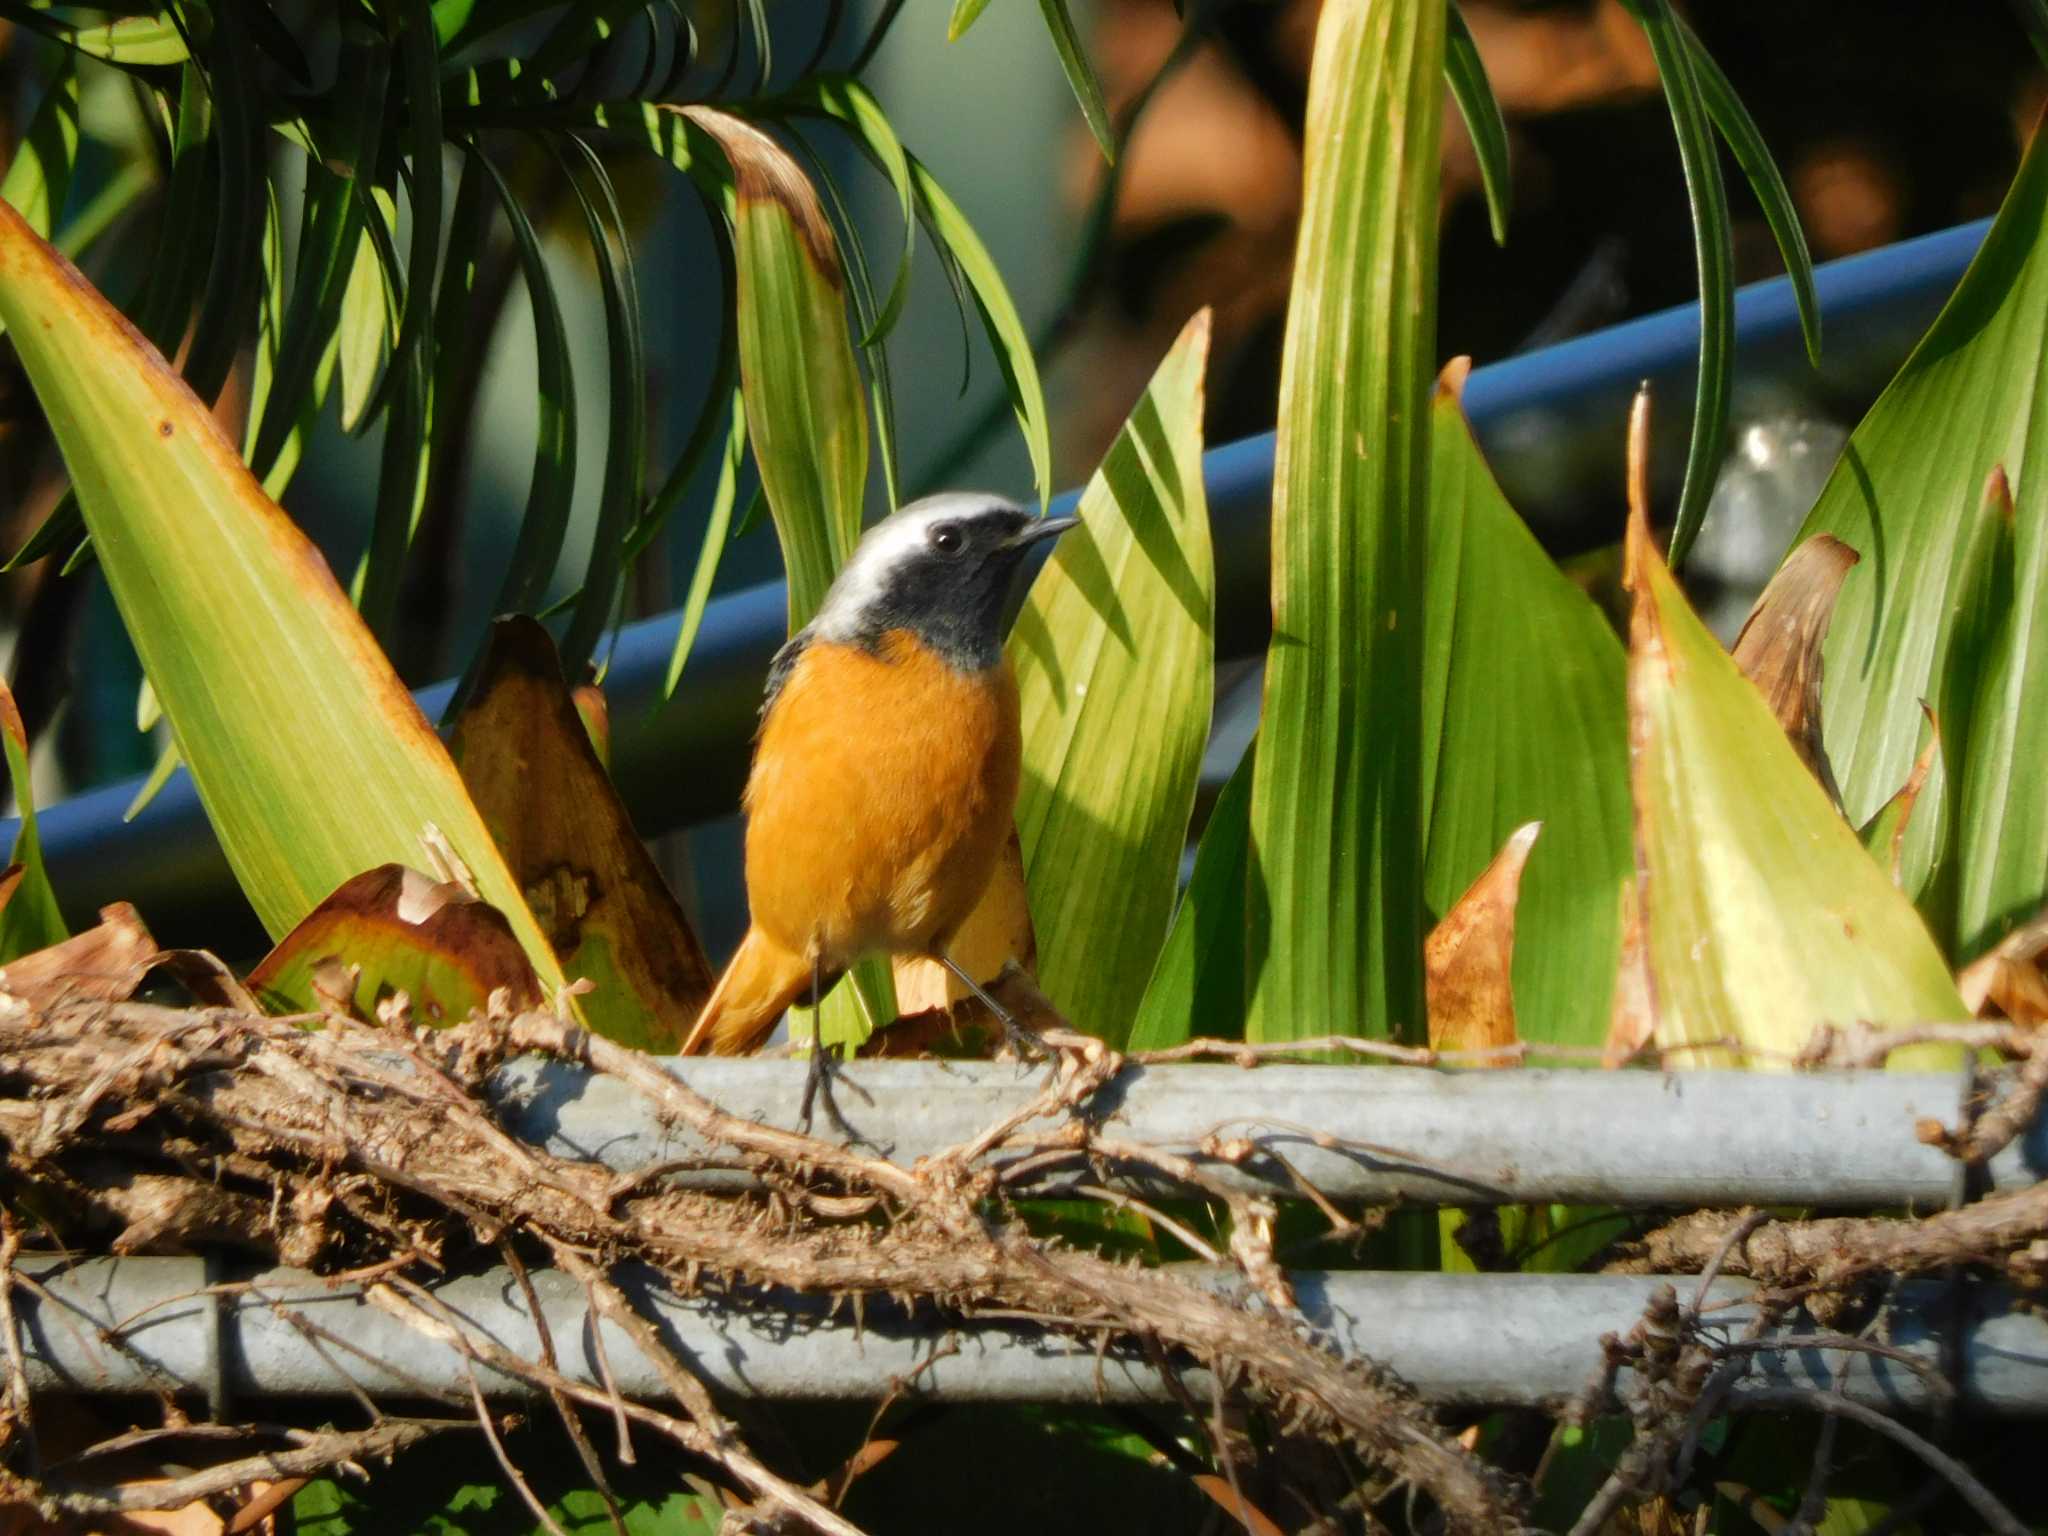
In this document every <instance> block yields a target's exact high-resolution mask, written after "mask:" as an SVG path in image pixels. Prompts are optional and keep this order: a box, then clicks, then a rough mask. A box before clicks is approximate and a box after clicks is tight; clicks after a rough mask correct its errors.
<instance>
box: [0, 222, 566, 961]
mask: <svg viewBox="0 0 2048 1536" xmlns="http://www.w3.org/2000/svg"><path fill="white" fill-rule="evenodd" d="M0 320H5V321H6V322H7V323H8V324H9V326H10V328H11V329H12V330H13V332H14V336H15V347H16V351H17V353H18V354H19V356H20V359H21V364H22V368H23V370H24V371H25V372H26V373H27V375H28V378H29V382H30V384H31V385H32V386H33V387H34V389H35V392H36V395H37V398H38V399H39V401H40V402H41V404H42V406H43V409H44V411H45V413H46V414H47V415H48V417H49V420H50V425H51V428H52V430H53V432H54V433H55V436H56V439H57V444H58V447H59V448H60V449H61V450H62V452H63V455H64V459H65V463H66V465H67V467H68V468H69V469H70V472H71V477H72V483H73V485H75V486H76V487H77V490H78V496H79V501H80V504H81V506H82V508H83V510H84V514H85V520H86V524H87V526H88V527H89V528H90V529H91V530H92V532H93V534H94V536H95V542H96V543H97V544H98V546H99V547H100V550H101V553H102V560H101V565H102V569H103V570H104V571H105V573H106V577H107V582H108V585H109V586H110V588H111V589H112V591H113V595H114V600H115V602H116V604H117V605H118V606H119V608H120V611H121V616H122V619H123V621H124V622H125V624H126V626H127V629H128V633H129V636H130V638H131V639H132V640H133V641H134V643H135V648H136V651H137V653H138V654H139V655H140V657H141V659H142V664H143V667H144V670H145V671H146V672H147V673H148V676H149V678H150V681H151V682H152V684H154V686H155V688H156V693H157V697H158V698H159V699H160V700H162V702H163V708H164V714H165V716H166V717H167V718H168V719H169V720H170V722H171V727H172V730H173V733H174V734H175V736H176V738H177V742H178V747H179V750H180V752H181V753H182V754H183V755H184V758H185V761H186V763H187V764H188V765H189V766H190V767H191V770H192V777H193V781H194V783H195V785H196V786H197V788H198V791H199V797H200V800H201V802H202V803H203V804H204V805H205V807H206V810H207V814H208V816H209V818H210V819H211V820H212V822H213V826H214V830H215V832H216V833H217V834H218V836H219V838H220V841H221V846H222V848H223V850H224V851H225V852H226V854H227V858H228V862H229V864H230V866H231V867H232V868H233V869H234V871H235V874H236V877H237V879H238V880H239V881H240V882H241V885H242V889H243V892H244V893H245V894H246V895H247V896H248V898H249V901H250V903H251V905H253V906H254V907H255V909H256V913H257V915H258V917H260V918H261V919H262V921H263V923H264V926H265V927H266V928H267V929H269V931H270V932H271V933H272V934H273V935H276V936H282V935H283V934H285V933H288V932H289V931H290V930H291V929H292V928H293V927H294V926H296V925H297V923H298V922H299V920H300V919H301V918H303V917H304V916H305V915H306V914H307V913H308V912H310V911H311V910H312V909H313V908H314V907H315V906H316V905H317V904H318V903H319V902H321V901H323V900H325V899H326V897H327V895H328V893H330V892H331V891H333V890H334V889H335V888H336V887H337V886H339V885H340V884H341V883H342V882H343V881H344V880H347V879H348V878H349V877H350V876H352V875H356V874H359V873H361V872H362V871H363V870H365V869H368V868H372V867H374V866H376V865H379V864H386V863H408V862H410V863H419V862H423V860H424V855H423V851H422V850H423V844H427V843H433V842H440V843H445V845H446V846H447V847H448V848H449V849H450V850H452V852H453V854H454V855H455V857H456V858H458V859H460V860H461V861H462V862H463V863H464V864H466V865H467V866H468V868H469V869H470V871H471V872H472V873H473V875H474V877H475V880H476V884H477V888H478V891H479V893H480V894H481V895H482V896H483V897H484V899H485V900H487V901H489V902H490V903H491V904H492V905H494V906H496V907H498V908H499V909H500V910H501V911H503V912H504V913H505V915H506V917H507V919H508V920H509V921H510V922H511V924H512V927H513V931H514V932H515V933H517V934H518V935H519V938H520V941H521V943H522V944H523V945H524V946H525V947H526V950H527V953H528V954H529V956H531V957H532V959H533V962H534V966H535V969H536V971H537V972H538V973H539V975H540V977H541V980H542V983H543V985H544V986H546V987H548V988H549V989H553V988H556V987H559V986H560V985H561V984H562V974H561V971H560V969H559V967H557V965H556V964H555V960H554V956H553V955H552V954H551V953H550V952H549V950H548V947H547V943H546V940H545V938H544V936H543V935H542V932H541V929H540V927H539V925H538V924H537V923H536V922H535V921H534V919H533V916H532V914H531V913H530V912H528V911H527V910H526V907H525V903H524V902H523V901H522V900H521V898H520V894H519V889H518V887H517V885H516V884H515V883H514V882H513V880H512V877H511V873H510V871H509V870H507V869H506V867H505V864H504V861H503V860H502V859H501V858H500V857H499V856H498V852H497V849H496V848H495V846H493V844H492V842H491V838H490V834H489V832H488V831H486V830H485V827H484V824H483V821H482V819H481V817H479V816H478V814H477V811H476V808H475V806H474V805H472V804H471V803H470V799H469V796H468V794H467V792H466V791H465V790H464V789H463V787H462V782H461V779H460V776H459V775H458V774H457V773H456V771H455V765H454V764H453V763H452V762H451V761H450V760H449V758H448V754H447V751H446V749H445V748H444V747H443V746H442V745H441V742H440V739H439V738H438V737H437V736H436V735H435V734H434V732H433V730H432V728H431V727H430V726H429V725H428V724H427V722H426V721H425V720H424V719H423V718H422V717H421V715H420V713H419V707H418V706H417V705H416V704H414V703H413V701H412V696H411V694H409V693H408V692H406V690H405V687H404V685H403V684H402V683H401V682H400V681H399V679H398V676H397V674H396V673H394V672H393V671H392V669H391V665H390V663H389V662H388V661H386V660H385V658H384V655H383V653H382V652H380V651H379V650H378V649H377V646H376V643H375V641H373V640H372V639H371V637H370V634H369V632H368V630H366V629H365V628H364V627H363V624H362V621H361V620H360V619H359V618H358V617H357V615H356V614H355V612H354V610H353V609H351V608H350V607H349V606H348V602H347V599H346V598H345V597H344V595H343V594H342V591H341V589H340V588H339V587H338V586H337V585H336V584H335V583H334V580H333V578H332V576H331V575H330V574H329V573H328V570H327V567H326V564H325V562H324V561H323V560H322V559H321V558H320V555H319V552H318V551H317V550H316V549H315V548H314V547H313V546H312V544H311V543H310V542H308V541H307V539H306V538H305V536H304V535H303V534H302V533H300V532H299V530H298V529H297V528H296V527H294V526H293V524H292V522H291V520H290V519H289V518H287V517H286V516H285V514H284V513H283V511H282V510H280V509H279V508H278V506H277V505H276V504H275V503H274V502H272V501H271V500H270V499H269V498H268V497H266V496H265V495H264V494H263V492H262V489H261V488H260V487H259V486H258V485H257V484H256V482H255V480H254V479H253V478H251V476H250V475H249V472H248V470H247V469H246V467H245V466H244V465H243V464H242V462H241V460H240V459H239V458H237V457H236V455H235V451H234V449H233V447H232V446H231V445H230V444H229V443H228V442H227V440H226V439H225V438H224V437H223V436H222V435H221V432H220V429H219V427H218V426H216V425H215V423H214V421H213V418H212V416H211V414H210V413H209V412H208V411H207V410H206V408H205V407H204V406H203V405H202V404H201V403H200V402H199V401H198V399H196V398H195V397H194V395H193V394H192V392H191V391H190V390H189V389H188V388H187V387H186V386H185V385H184V383H183V382H182V381H181V380H179V378H178V377H177V375H176V374H174V373H173V372H172V371H171V370H170V368H169V366H168V365H167V364H166V363H165V362H164V361H163V358H162V357H161V355H160V354H158V353H156V352H154V351H153V350H151V349H150V348H149V347H148V346H147V345H146V344H144V343H143V342H142V341H141V339H140V338H139V337H138V336H137V335H136V334H135V333H134V331H132V330H131V329H129V328H128V326H127V324H126V322H124V321H123V320H122V319H121V317H120V316H119V314H118V313H116V311H115V310H114V308H113V306H111V305H110V304H108V303H107V302H106V300H105V299H103V298H102V297H101V296H100V295H99V293H98V292H97V291H96V290H94V289H93V287H92V286H91V285H90V284H89V283H88V282H87V281H86V280H85V279H84V278H83V277H82V276H81V275H80V274H79V273H78V272H77V271H76V269H74V268H72V267H71V266H69V265H68V264H67V263H65V262H64V261H63V260H62V259H61V258H60V257H58V256H57V255H56V254H55V253H54V252H53V251H51V250H50V249H49V247H48V246H47V245H45V244H44V243H43V242H42V241H41V240H39V239H37V238H36V236H35V234H34V232H33V231H31V230H30V229H29V228H28V227H27V226H26V225H25V224H24V223H23V222H22V221H21V219H20V217H19V216H18V215H16V214H15V213H14V212H13V211H12V210H11V209H6V208H0ZM23 320H28V321H31V322H32V323H31V324H29V325H28V327H27V330H26V332H25V331H24V330H23V329H22V327H21V324H20V322H22V321H23ZM251 658H261V662H262V664H261V665H252V664H251Z"/></svg>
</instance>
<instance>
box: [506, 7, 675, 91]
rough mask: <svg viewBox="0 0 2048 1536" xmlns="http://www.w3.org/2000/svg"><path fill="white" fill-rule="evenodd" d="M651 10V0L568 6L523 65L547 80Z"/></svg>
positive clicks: (538, 76) (583, 57)
mask: <svg viewBox="0 0 2048 1536" xmlns="http://www.w3.org/2000/svg"><path fill="white" fill-rule="evenodd" d="M646 8H647V0H583V3H581V4H579V5H572V6H570V7H568V8H567V9H566V10H565V11H564V12H563V13H562V17H561V19H560V20H559V21H557V22H556V23H555V25H554V27H553V28H552V29H551V30H550V31H549V33H548V35H547V36H546V37H544V38H542V39H541V41H540V43H539V44H538V45H537V46H536V47H535V48H534V49H533V50H532V51H531V52H530V53H528V54H527V55H526V57H525V59H524V60H523V62H524V63H525V65H526V68H527V69H528V70H529V71H531V73H532V74H533V75H534V77H535V78H537V79H542V80H545V79H546V78H548V77H549V76H550V75H554V74H558V73H560V72H561V71H562V70H564V69H566V68H568V67H569V66H570V65H572V64H575V63H578V62H580V61H581V60H583V59H586V58H588V57H589V56H590V54H591V53H592V52H594V51H595V50H596V49H597V48H598V47H599V46H601V45H602V44H604V43H607V42H609V41H610V40H611V39H612V38H613V36H615V35H616V34H617V32H618V31H619V28H620V26H621V25H622V24H623V23H625V22H626V21H628V20H630V19H631V18H632V17H634V16H636V15H638V14H639V13H640V12H641V11H643V10H645V9H646Z"/></svg>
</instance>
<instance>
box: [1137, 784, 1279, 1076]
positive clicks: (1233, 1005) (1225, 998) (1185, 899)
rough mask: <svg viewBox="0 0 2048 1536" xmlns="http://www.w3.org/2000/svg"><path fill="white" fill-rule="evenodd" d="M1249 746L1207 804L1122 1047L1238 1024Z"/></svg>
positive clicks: (1233, 1032) (1161, 1045)
mask: <svg viewBox="0 0 2048 1536" xmlns="http://www.w3.org/2000/svg"><path fill="white" fill-rule="evenodd" d="M1252 750H1253V749H1248V750H1247V751H1246V752H1245V755H1244V758H1243V760H1242V761H1240V762H1239V763H1238V765H1237V767H1236V769H1235V770H1234V771H1233V772H1232V773H1231V775H1230V777H1229V778H1228V779H1227V780H1225V781H1224V784H1223V792H1222V793H1221V794H1220V795H1218V796H1217V797H1216V803H1215V805H1214V806H1212V807H1211V808H1210V811H1209V824H1208V825H1207V826H1206V827H1204V828H1203V829H1202V840H1201V842H1200V843H1199V844H1197V845H1196V848H1195V870H1194V873H1193V874H1192V875H1191V876H1190V877H1189V879H1188V888H1187V890H1186V892H1184V893H1183V894H1182V896H1181V899H1180V908H1179V910H1178V911H1176V912H1175V913H1174V917H1173V926H1172V927H1171V928H1170V929H1168V930H1167V934H1166V943H1165V945H1164V947H1163V948H1161V950H1160V951H1159V964H1158V965H1157V966H1156V967H1155V968H1154V970H1153V972H1152V978H1151V980H1150V981H1149V982H1147V983H1146V986H1145V997H1144V1000H1143V1001H1142V1002H1141V1003H1140V1004H1139V1005H1138V1015H1137V1020H1136V1022H1135V1023H1133V1024H1132V1026H1131V1033H1130V1038H1129V1039H1128V1040H1127V1041H1125V1048H1126V1049H1127V1050H1133V1051H1156V1050H1164V1049H1167V1048H1168V1047H1171V1046H1176V1045H1179V1044H1181V1043H1182V1042H1183V1041H1185V1040H1189V1039H1192V1038H1193V1037H1194V1036H1196V1035H1213V1036H1217V1037H1220V1038H1223V1039H1231V1038H1234V1037H1236V1036H1238V1035H1241V1034H1243V1032H1244V1004H1245V965H1244V961H1245V955H1244V931H1245V924H1244V911H1245V906H1244V896H1245V873H1246V860H1247V858H1248V857H1249V854H1250V845H1251V825H1250V818H1251V803H1252Z"/></svg>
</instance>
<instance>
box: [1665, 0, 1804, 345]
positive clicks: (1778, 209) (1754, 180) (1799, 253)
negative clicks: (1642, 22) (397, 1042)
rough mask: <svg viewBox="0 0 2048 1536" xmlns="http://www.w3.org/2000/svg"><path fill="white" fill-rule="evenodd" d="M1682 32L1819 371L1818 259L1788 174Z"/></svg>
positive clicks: (1710, 61) (1684, 30) (1709, 59)
mask: <svg viewBox="0 0 2048 1536" xmlns="http://www.w3.org/2000/svg"><path fill="white" fill-rule="evenodd" d="M1678 32H1679V36H1680V37H1681V38H1683V39H1684V41H1685V46H1686V50H1687V52H1688V53H1690V54H1691V56H1692V67H1693V75H1694V77H1695V78H1696V79H1697V80H1698V82H1699V88H1700V100H1701V102H1702V103H1703V104H1704V105H1705V107H1706V109H1707V115H1708V116H1710V117H1711V118H1713V120H1714V126H1715V127H1716V128H1718V129H1719V130H1720V132H1721V137H1722V138H1723V139H1725V140H1726V141H1727V143H1728V148H1729V150H1730V152H1731V153H1733V154H1734V156H1735V163H1736V164H1737V165H1739V166H1740V167H1741V168H1742V174H1743V175H1744V176H1745V177H1746V178H1748V181H1749V188H1750V190H1751V191H1752V192H1754V193H1755V194H1756V200H1757V204H1758V206H1760V207H1761V208H1762V209H1763V211H1764V222H1765V223H1767V224H1769V225H1770V227H1771V238H1772V239H1773V240H1775V241H1776V242H1777V244H1778V255H1779V256H1780V257H1781V258H1783V260H1784V263H1785V275H1786V277H1787V278H1789V279H1790V280H1791V283H1792V298H1793V302H1794V303H1796V304H1797V305H1798V306H1799V332H1800V335H1801V336H1802V337H1804V338H1805V341H1806V357H1807V361H1809V362H1811V363H1812V364H1813V365H1814V366H1815V367H1816V368H1817V367H1819V366H1820V296H1819V295H1818V294H1816V293H1815V292H1814V288H1813V254H1812V252H1810V251H1809V250H1808V249H1807V247H1806V230H1805V229H1804V228H1803V227H1802V226H1801V224H1800V222H1799V209H1798V206H1797V205H1796V204H1795V203H1794V202H1793V201H1792V193H1791V190H1790V189H1789V188H1788V187H1787V186H1786V185H1785V177H1784V174H1783V173H1782V172H1781V171H1779V169H1778V162H1777V161H1776V160H1774V159H1772V158H1771V150H1770V146H1769V145H1768V144H1766V143H1764V136H1763V134H1762V133H1761V132H1759V131H1758V129H1757V126H1756V122H1755V120H1754V119H1753V118H1751V117H1750V115H1749V108H1747V107H1745V106H1744V105H1743V104H1742V98H1741V97H1740V96H1738V95H1737V94H1736V93H1735V87H1734V86H1733V85H1731V84H1730V83H1729V81H1728V77H1727V76H1726V75H1724V74H1722V73H1721V66H1720V65H1718V64H1716V63H1715V62H1714V58H1713V55H1712V54H1710V53H1708V52H1707V50H1706V47H1705V45H1704V44H1702V43H1701V42H1700V40H1699V36H1698V34H1696V33H1695V32H1694V31H1693V29H1692V27H1691V26H1690V25H1689V24H1688V23H1687V22H1686V20H1685V18H1684V17H1682V16H1681V17H1679V18H1678Z"/></svg>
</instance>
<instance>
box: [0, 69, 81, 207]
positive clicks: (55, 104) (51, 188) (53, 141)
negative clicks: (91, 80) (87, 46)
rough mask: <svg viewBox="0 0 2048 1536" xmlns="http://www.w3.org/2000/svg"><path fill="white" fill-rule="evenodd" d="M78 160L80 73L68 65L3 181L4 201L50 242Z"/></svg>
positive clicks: (55, 79) (38, 111)
mask: <svg viewBox="0 0 2048 1536" xmlns="http://www.w3.org/2000/svg"><path fill="white" fill-rule="evenodd" d="M77 159H78V71H77V70H76V69H75V68H73V67H72V65H71V62H70V61H69V60H68V59H67V60H65V62H63V63H62V64H60V65H59V66H58V67H57V70H56V73H55V74H54V76H53V77H52V78H51V80H50V83H49V85H48V86H47V87H46V88H45V89H44V91H43V99H42V101H41V102H40V103H39V104H38V105H37V107H36V115H35V116H34V117H32V118H30V119H29V125H28V132H27V133H25V134H23V135H22V137H21V142H20V143H18V144H16V145H15V146H14V158H13V159H12V160H10V161H9V162H8V164H7V174H6V176H5V177H4V178H0V198H5V199H6V200H7V201H8V202H9V203H12V204H13V205H14V210H15V212H17V213H19V214H20V215H21V216H22V217H23V218H24V219H26V220H28V226H29V228H30V229H33V230H34V231H35V232H36V233H37V234H39V235H41V236H42V237H43V238H44V239H45V240H47V239H49V238H50V235H51V233H52V231H53V230H54V229H55V228H56V221H57V215H58V214H60V213H62V212H63V211H64V199H65V197H66V196H67V195H68V193H69V192H70V190H71V169H72V166H73V165H74V164H75V163H76V162H77Z"/></svg>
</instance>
